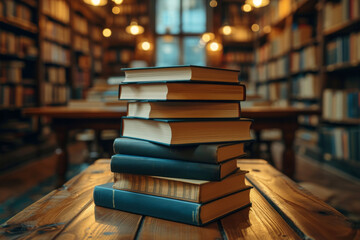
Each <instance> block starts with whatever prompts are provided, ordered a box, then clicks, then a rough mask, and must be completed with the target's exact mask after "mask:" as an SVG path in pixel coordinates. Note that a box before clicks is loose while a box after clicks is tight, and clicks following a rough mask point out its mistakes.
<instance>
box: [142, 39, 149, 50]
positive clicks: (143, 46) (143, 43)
mask: <svg viewBox="0 0 360 240" xmlns="http://www.w3.org/2000/svg"><path fill="white" fill-rule="evenodd" d="M150 48H151V44H150V43H149V42H148V41H144V42H142V43H141V49H142V50H144V51H149V50H150Z"/></svg>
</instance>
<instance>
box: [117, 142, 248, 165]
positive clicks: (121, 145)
mask: <svg viewBox="0 0 360 240" xmlns="http://www.w3.org/2000/svg"><path fill="white" fill-rule="evenodd" d="M113 147H114V152H115V153H120V154H125V155H138V156H145V157H154V158H166V159H174V160H182V161H189V162H203V163H213V164H217V163H220V162H223V161H225V160H229V159H232V158H236V157H240V156H243V155H244V154H245V151H244V143H243V142H237V143H233V142H230V143H217V144H200V145H185V146H172V147H169V146H165V145H161V144H156V143H152V142H149V141H144V140H139V139H132V138H125V137H122V138H116V139H115V140H114V144H113Z"/></svg>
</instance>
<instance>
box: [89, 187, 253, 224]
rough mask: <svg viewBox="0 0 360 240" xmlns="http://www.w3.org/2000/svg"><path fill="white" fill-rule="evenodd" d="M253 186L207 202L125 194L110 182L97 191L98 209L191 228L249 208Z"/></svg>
mask: <svg viewBox="0 0 360 240" xmlns="http://www.w3.org/2000/svg"><path fill="white" fill-rule="evenodd" d="M249 193H250V187H249V188H247V189H244V190H242V191H240V192H236V193H233V194H231V195H228V196H225V197H223V198H219V199H216V200H214V201H211V202H208V203H203V204H201V203H194V202H188V201H181V200H177V199H172V198H164V197H158V196H153V195H148V194H141V193H135V192H130V191H123V190H118V189H114V188H112V183H107V184H103V185H99V186H95V188H94V203H95V205H96V206H101V207H106V208H111V209H117V210H121V211H126V212H131V213H135V214H141V215H146V216H152V217H156V218H163V219H166V220H171V221H176V222H182V223H187V224H192V225H198V226H200V225H204V224H206V223H209V222H211V221H214V220H216V219H218V218H221V217H223V216H225V215H228V214H230V213H232V212H234V211H237V210H239V209H242V208H245V207H247V206H250V194H249Z"/></svg>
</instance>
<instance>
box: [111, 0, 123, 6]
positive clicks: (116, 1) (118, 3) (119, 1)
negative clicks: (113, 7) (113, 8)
mask: <svg viewBox="0 0 360 240" xmlns="http://www.w3.org/2000/svg"><path fill="white" fill-rule="evenodd" d="M112 1H113V2H114V3H115V4H117V5H120V4H122V2H123V1H124V0H112Z"/></svg>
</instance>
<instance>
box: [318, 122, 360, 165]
mask: <svg viewBox="0 0 360 240" xmlns="http://www.w3.org/2000/svg"><path fill="white" fill-rule="evenodd" d="M320 139H321V140H320V142H321V147H322V150H323V153H324V159H325V160H328V161H331V160H338V161H351V162H358V163H359V162H360V148H359V145H360V128H359V127H358V126H356V127H322V128H321V130H320Z"/></svg>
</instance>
